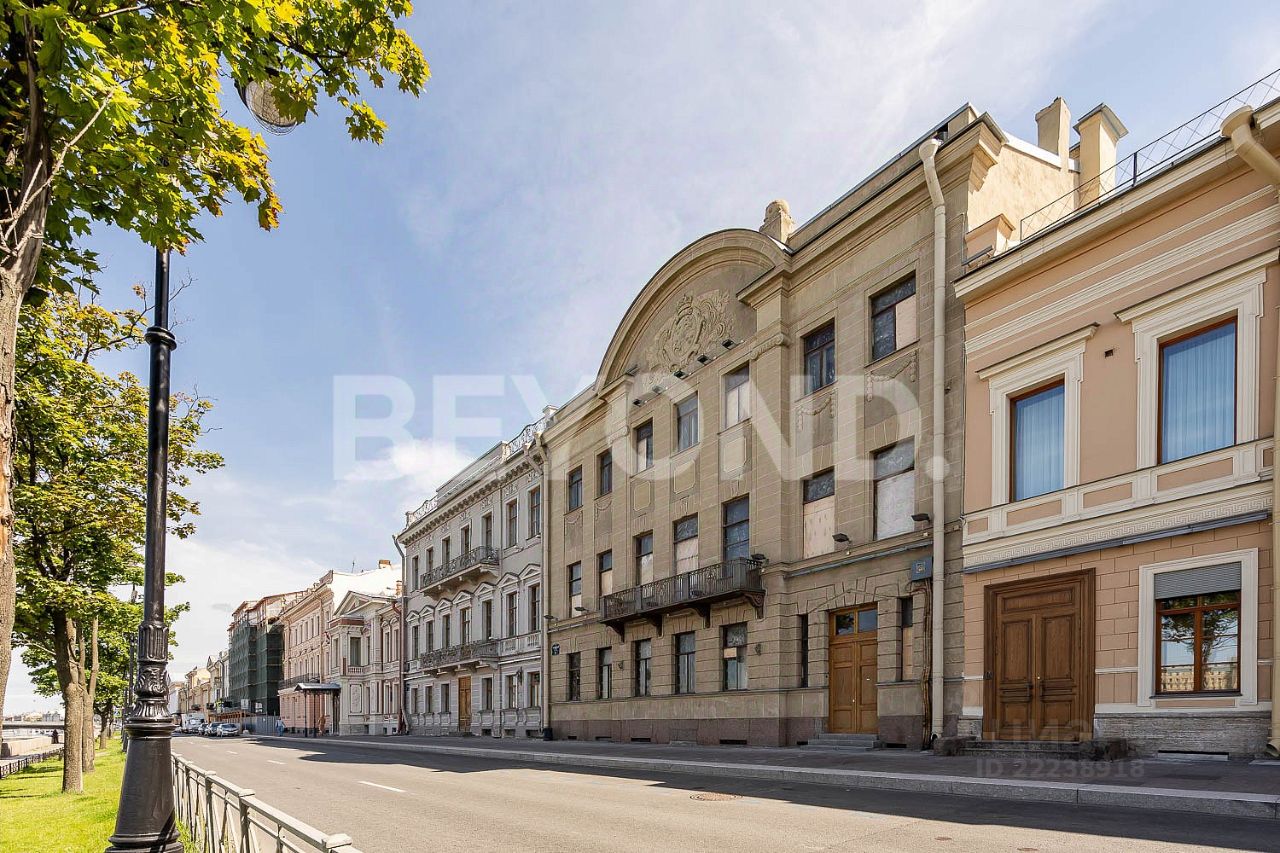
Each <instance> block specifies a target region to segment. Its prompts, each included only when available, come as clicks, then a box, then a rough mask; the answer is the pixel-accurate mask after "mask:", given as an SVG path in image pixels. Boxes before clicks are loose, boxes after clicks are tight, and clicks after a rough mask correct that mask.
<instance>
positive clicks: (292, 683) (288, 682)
mask: <svg viewBox="0 0 1280 853" xmlns="http://www.w3.org/2000/svg"><path fill="white" fill-rule="evenodd" d="M323 681H324V679H323V678H321V677H320V676H319V675H317V674H316V673H314V672H308V673H306V674H305V675H295V676H294V677H293V678H286V679H285V680H284V681H282V682H280V689H281V690H287V689H288V688H290V687H297V686H298V685H299V684H320V683H321V682H323Z"/></svg>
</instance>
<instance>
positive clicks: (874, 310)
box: [871, 278, 917, 361]
mask: <svg viewBox="0 0 1280 853" xmlns="http://www.w3.org/2000/svg"><path fill="white" fill-rule="evenodd" d="M916 339H917V335H916V280H915V279H914V278H909V279H907V280H906V281H904V282H902V283H901V284H897V285H894V286H893V287H891V288H889V289H888V290H884V291H881V292H880V293H878V294H876V295H875V296H873V297H871V358H872V360H873V361H874V360H876V359H880V358H884V357H885V356H886V355H890V354H892V353H895V352H897V351H898V350H900V349H902V348H903V347H905V346H906V345H907V344H911V343H915V341H916Z"/></svg>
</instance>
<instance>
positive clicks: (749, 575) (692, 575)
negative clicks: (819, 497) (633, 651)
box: [600, 558, 764, 637]
mask: <svg viewBox="0 0 1280 853" xmlns="http://www.w3.org/2000/svg"><path fill="white" fill-rule="evenodd" d="M763 565H764V564H763V563H762V562H760V561H758V560H749V559H745V558H738V559H733V560H726V561H724V562H723V563H713V564H712V565H710V566H703V567H702V568H700V569H694V570H693V571H691V572H682V573H681V574H678V575H672V576H671V577H669V578H662V579H661V580H656V581H653V582H652V583H647V584H644V585H643V586H637V587H632V588H631V589H624V590H622V591H621V592H615V593H613V594H612V595H606V596H605V597H604V601H603V602H602V603H601V608H600V610H601V614H600V621H601V622H603V623H604V624H606V625H608V626H609V627H610V628H612V629H613V630H614V631H616V632H618V636H619V637H624V636H625V634H624V630H623V629H624V626H625V625H626V623H627V622H628V621H629V620H632V619H643V620H645V621H647V622H650V623H651V624H652V625H653V626H654V627H655V628H657V629H658V633H659V634H661V633H662V617H663V616H664V615H665V614H667V613H673V612H675V611H677V610H686V609H692V610H696V611H697V612H698V613H700V614H702V618H703V619H704V620H705V621H706V623H707V625H708V626H709V625H710V624H711V605H713V604H716V603H717V602H721V601H728V600H731V599H735V598H745V599H746V600H747V601H749V602H751V604H752V605H753V606H754V607H755V608H756V613H757V615H762V614H763V610H764V582H763V580H762V579H761V577H760V569H761V567H762V566H763Z"/></svg>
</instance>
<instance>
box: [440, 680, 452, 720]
mask: <svg viewBox="0 0 1280 853" xmlns="http://www.w3.org/2000/svg"><path fill="white" fill-rule="evenodd" d="M452 692H453V685H452V684H441V685H440V710H441V711H442V712H443V713H445V714H447V713H449V712H450V711H452V710H453V709H452V707H450V706H451V705H452V703H451V702H450V701H449V700H450V694H451V693H452Z"/></svg>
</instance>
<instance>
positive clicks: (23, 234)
mask: <svg viewBox="0 0 1280 853" xmlns="http://www.w3.org/2000/svg"><path fill="white" fill-rule="evenodd" d="M10 38H11V43H14V42H19V41H20V42H21V48H20V50H16V51H14V53H15V54H20V58H21V59H22V60H24V61H23V62H22V65H23V66H25V68H26V76H27V80H26V93H25V94H26V98H27V104H26V106H27V111H26V112H27V116H26V119H27V120H26V128H25V131H24V133H23V139H22V151H21V154H20V156H21V157H22V184H21V186H20V187H19V188H18V189H19V191H18V192H16V193H6V195H5V200H6V201H7V202H8V204H5V205H3V206H2V207H0V212H3V213H4V214H5V215H6V218H10V217H14V218H15V222H14V225H15V227H14V229H13V231H12V237H11V241H6V245H4V246H3V248H4V249H5V250H6V251H4V252H0V734H3V726H4V723H3V720H4V698H5V686H6V684H7V683H8V681H9V666H10V664H11V662H12V659H13V616H14V607H15V603H16V599H17V590H18V577H17V570H16V568H15V566H14V561H13V403H14V384H15V380H14V370H15V369H16V367H17V355H16V350H17V340H18V312H19V311H20V310H21V308H22V299H23V297H25V296H26V295H27V291H28V290H30V289H31V284H32V282H34V281H35V278H36V270H37V269H38V267H39V265H40V252H41V250H42V249H43V248H44V228H45V219H46V217H47V216H48V213H49V202H50V199H51V196H50V192H49V181H50V176H51V173H52V171H53V146H52V145H51V143H50V141H49V128H48V125H47V123H46V116H45V103H44V95H43V94H42V93H41V91H40V87H39V85H38V83H37V82H36V81H37V79H38V77H39V73H40V68H39V59H38V56H37V50H36V49H35V48H34V45H35V44H36V38H35V34H34V32H33V30H32V26H31V24H30V23H29V22H28V23H27V24H26V28H25V31H24V32H23V33H14V34H11V36H10ZM11 61H12V57H11Z"/></svg>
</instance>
